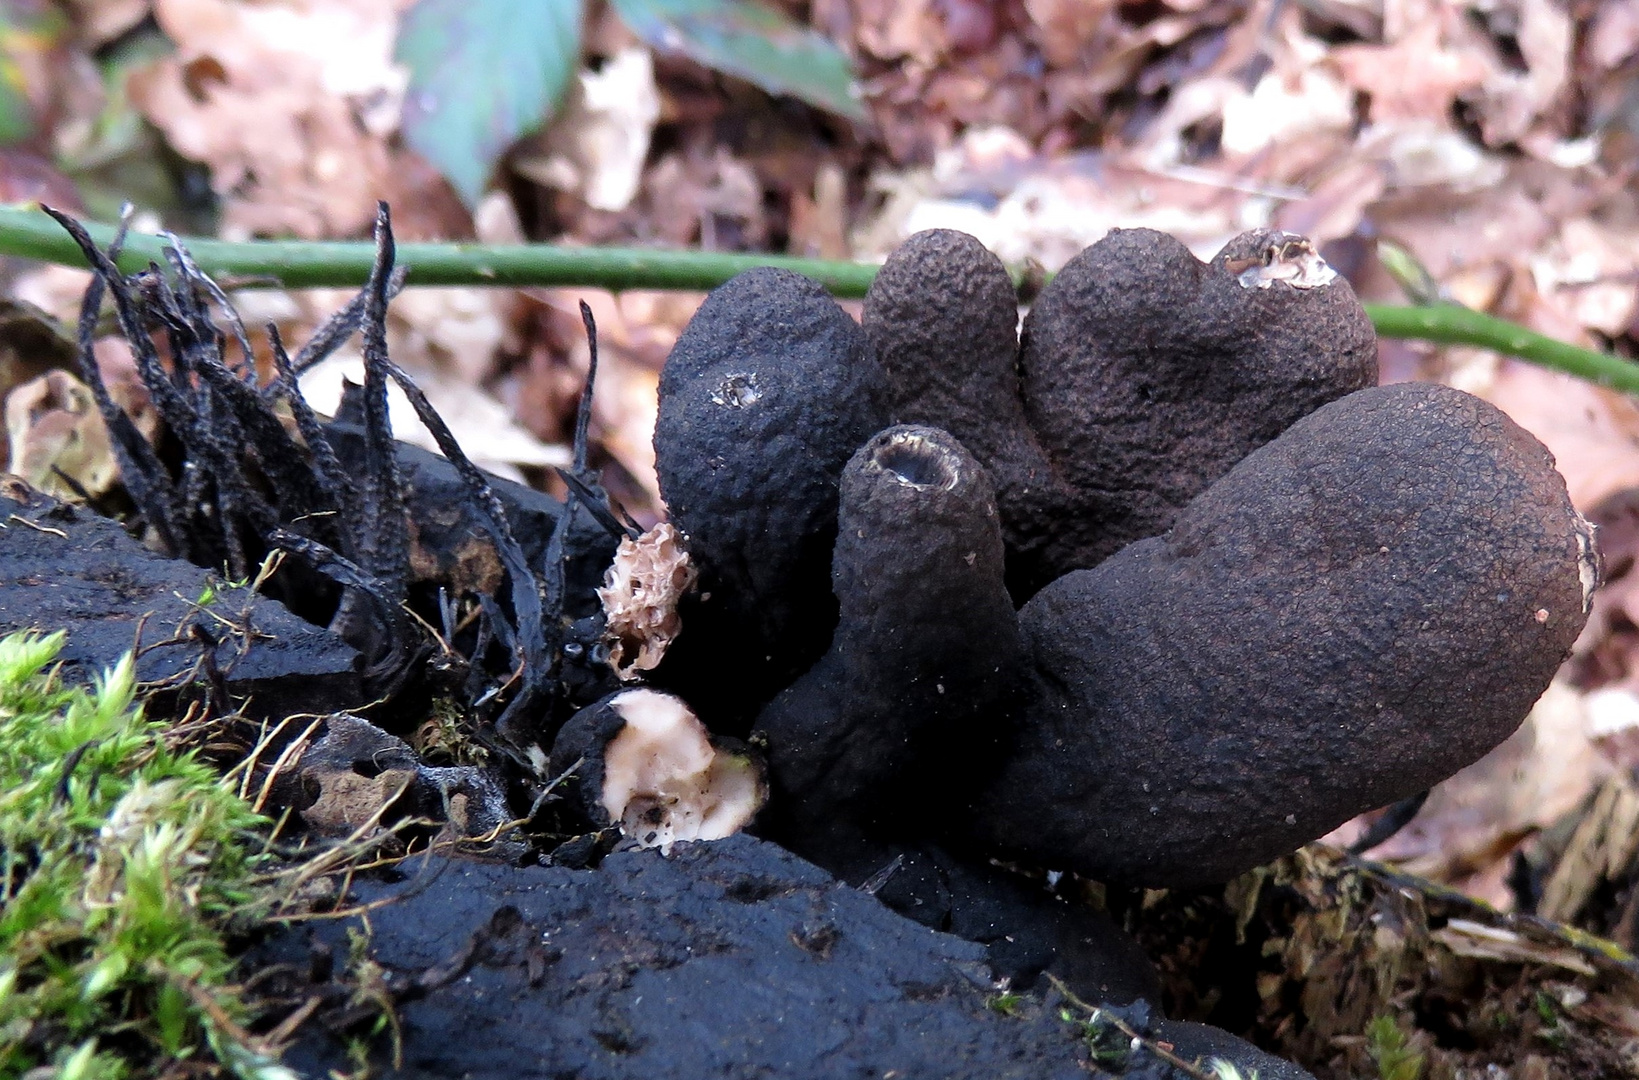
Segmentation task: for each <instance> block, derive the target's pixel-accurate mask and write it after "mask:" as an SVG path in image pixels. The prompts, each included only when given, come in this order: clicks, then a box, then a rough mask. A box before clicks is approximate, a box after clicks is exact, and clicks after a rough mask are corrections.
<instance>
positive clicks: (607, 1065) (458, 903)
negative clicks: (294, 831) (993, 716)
mask: <svg viewBox="0 0 1639 1080" xmlns="http://www.w3.org/2000/svg"><path fill="white" fill-rule="evenodd" d="M418 866H421V867H422V870H421V871H420V876H419V877H418V879H416V880H412V881H410V882H409V883H408V884H407V885H399V886H383V885H380V884H372V883H358V884H357V885H356V889H355V893H356V896H355V899H357V900H359V901H363V902H370V901H374V900H378V899H381V898H384V897H386V896H389V895H394V894H396V895H397V896H399V897H400V901H399V902H398V903H392V904H387V905H386V906H382V907H379V908H376V909H375V910H373V911H371V912H370V915H369V921H370V927H371V934H370V937H369V939H368V941H369V952H370V955H371V956H372V958H373V959H374V960H375V961H376V962H377V963H379V964H381V965H383V966H384V967H385V969H386V974H387V979H388V984H389V986H391V987H393V988H394V989H397V990H399V991H400V993H401V998H400V1004H399V1006H398V1010H397V1011H398V1018H399V1023H400V1025H401V1028H402V1032H403V1038H404V1046H403V1068H402V1070H401V1071H400V1073H399V1074H398V1075H406V1076H409V1075H416V1076H474V1077H500V1076H519V1077H545V1076H575V1077H580V1078H582V1080H594V1078H610V1080H613V1078H626V1077H631V1078H637V1077H641V1078H643V1080H659V1078H664V1077H679V1078H682V1077H688V1078H690V1080H693V1078H696V1077H716V1076H802V1077H805V1078H813V1080H820V1078H827V1077H838V1078H841V1077H849V1078H852V1077H859V1076H883V1075H901V1076H985V1077H997V1078H1003V1077H1018V1078H1021V1080H1022V1078H1026V1077H1029V1078H1032V1080H1035V1078H1049V1077H1063V1078H1066V1080H1069V1078H1071V1077H1079V1078H1083V1080H1084V1078H1085V1077H1087V1076H1088V1072H1087V1070H1086V1068H1085V1066H1086V1053H1085V1050H1084V1044H1083V1043H1082V1041H1081V1039H1080V1035H1079V1031H1078V1030H1077V1028H1076V1027H1075V1026H1074V1025H1071V1024H1066V1023H1064V1022H1063V1021H1062V1020H1061V1019H1060V1018H1059V1016H1058V1014H1057V1010H1056V1009H1055V1008H1052V1007H1050V1006H1048V1005H1045V1004H1043V1003H1041V1002H1039V1001H1032V1000H1028V999H1026V1000H1025V1001H1023V1002H1021V1003H1020V1005H1019V1008H1018V1010H1017V1011H1018V1015H1006V1014H1004V1012H1000V1011H997V1010H996V1009H995V1008H994V1007H992V1004H991V1002H992V998H993V994H994V990H993V987H992V978H993V976H992V973H991V971H990V969H989V968H988V966H987V965H986V964H985V953H984V950H983V949H982V948H981V947H980V946H978V945H974V944H972V943H970V942H967V941H963V940H961V939H959V938H956V937H952V936H950V935H947V934H940V933H936V932H935V931H932V930H929V929H927V928H926V927H923V926H919V925H917V924H915V923H913V922H911V921H909V920H907V919H903V918H901V917H899V916H897V915H895V914H893V913H892V912H890V911H888V910H887V909H886V908H884V907H883V906H882V905H881V904H879V903H877V901H875V900H874V899H872V898H871V897H870V896H868V895H866V894H864V893H862V892H859V891H857V890H854V889H850V888H848V887H846V886H844V885H842V884H840V883H838V882H837V881H835V880H834V879H832V878H831V877H830V876H829V875H827V874H826V873H824V872H823V871H821V870H819V869H817V868H815V867H813V866H811V865H809V864H807V863H805V862H803V861H801V860H800V859H797V858H796V857H795V856H792V855H790V854H788V853H786V852H785V851H783V850H781V849H780V848H778V847H775V846H774V845H772V844H768V843H765V842H761V841H757V840H754V839H752V838H750V837H747V836H736V837H731V838H729V839H727V840H723V841H719V842H716V843H711V844H688V845H683V846H682V847H680V848H679V849H677V851H676V852H674V854H673V855H672V857H670V858H662V857H660V856H659V855H658V853H656V852H624V853H616V854H614V855H611V856H609V858H607V859H606V860H605V861H604V863H603V866H602V868H601V869H600V870H598V871H592V872H588V871H573V870H565V869H561V868H542V867H531V868H521V869H520V868H516V867H510V866H501V865H491V864H478V863H468V862H442V861H438V860H433V861H431V863H430V864H426V865H423V864H421V863H420V862H418V861H416V860H412V861H410V862H408V863H405V864H404V869H406V870H409V871H411V872H415V871H414V870H413V868H415V867H418ZM359 929H360V924H359V921H358V920H357V919H352V920H345V921H330V920H324V921H321V922H316V923H307V924H302V925H299V926H298V927H296V928H295V929H293V930H290V931H287V932H285V933H284V934H282V935H281V936H279V937H278V938H276V939H275V940H273V941H272V942H271V943H269V944H268V945H266V946H264V947H262V948H261V949H260V950H258V951H257V952H256V953H253V954H252V956H251V957H250V958H249V959H248V960H247V963H248V964H250V965H252V966H254V967H255V968H257V969H262V970H265V969H267V968H269V967H271V966H273V965H275V964H288V965H290V967H289V968H288V969H287V970H289V971H292V972H295V971H307V970H309V968H310V967H311V966H312V965H310V964H309V963H308V962H307V960H308V957H309V955H310V952H311V950H312V948H313V947H314V945H317V947H318V948H319V949H320V950H321V951H322V950H323V949H324V948H327V947H328V948H329V949H331V950H333V951H334V954H335V955H341V956H345V955H348V934H349V932H353V933H357V932H358V931H359ZM337 974H338V975H342V974H344V973H343V972H337ZM285 989H287V990H288V991H289V992H291V993H292V994H293V995H294V999H295V1000H296V1001H297V1003H298V1004H299V1003H300V1001H301V1000H304V999H305V998H306V996H307V995H309V994H310V993H312V992H313V990H314V988H313V987H311V986H309V985H305V984H303V985H292V986H289V987H287V988H285ZM320 989H321V992H322V989H323V988H320ZM335 999H336V1000H337V1004H338V1005H339V1006H342V1007H341V1008H338V1009H337V1010H336V1014H333V1016H332V1019H335V1018H336V1015H337V1014H339V1015H340V1016H341V1017H342V1018H345V1017H346V1015H347V1014H346V1012H345V1005H344V1003H345V995H344V994H338V995H336V996H335ZM322 1019H323V1016H322V1011H321V1020H322ZM361 1019H362V1020H363V1021H364V1022H365V1024H366V1025H368V1023H369V1022H370V1021H371V1020H373V1019H374V1017H373V1016H371V1017H361ZM348 1034H349V1032H346V1031H344V1032H339V1033H335V1034H330V1033H326V1032H325V1030H324V1027H323V1025H322V1024H313V1025H310V1026H309V1027H308V1029H307V1031H306V1033H305V1034H304V1035H303V1036H302V1037H300V1038H299V1041H298V1042H297V1044H296V1045H295V1046H294V1047H293V1048H292V1049H291V1050H290V1051H289V1052H288V1053H287V1055H286V1058H285V1063H286V1064H287V1065H289V1066H291V1067H292V1068H294V1069H296V1070H297V1071H299V1072H301V1073H302V1074H304V1075H313V1076H322V1075H325V1073H326V1072H327V1070H329V1069H330V1068H332V1067H336V1068H347V1067H351V1065H350V1063H349V1061H348V1057H347V1054H348V1040H347V1035H348ZM378 1044H379V1045H378V1046H377V1051H378V1060H377V1064H379V1065H380V1066H381V1067H382V1068H383V1071H388V1070H389V1069H390V1056H391V1055H390V1047H389V1045H388V1040H386V1039H385V1038H383V1039H380V1040H378Z"/></svg>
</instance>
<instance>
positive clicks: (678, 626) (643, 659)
mask: <svg viewBox="0 0 1639 1080" xmlns="http://www.w3.org/2000/svg"><path fill="white" fill-rule="evenodd" d="M696 576H697V575H696V573H695V569H694V564H693V563H692V562H691V561H690V560H689V553H688V551H686V550H685V549H684V547H683V543H682V538H681V537H680V536H679V535H678V532H677V530H676V529H675V528H674V527H673V526H672V525H670V524H669V523H667V522H661V523H660V524H659V525H656V526H655V527H654V528H652V529H650V530H649V531H648V532H646V533H644V534H643V535H642V536H640V537H638V538H637V539H636V540H633V539H631V538H630V537H628V538H627V539H624V540H622V541H621V542H620V546H619V547H618V548H616V549H615V561H614V562H613V563H612V564H610V566H609V569H608V571H607V572H606V573H605V574H604V575H603V587H602V588H600V589H599V590H598V599H599V600H600V601H602V603H603V617H604V621H605V623H606V625H607V627H608V629H607V630H606V631H605V636H606V637H607V638H608V641H609V664H610V666H611V667H613V668H614V669H615V674H616V675H618V676H619V677H620V678H621V679H634V678H636V677H637V676H638V674H639V673H640V672H644V671H649V670H652V669H653V668H654V667H655V666H656V665H658V664H659V663H660V661H661V658H662V657H664V656H665V655H666V650H667V649H668V648H670V647H671V643H672V642H673V641H675V640H676V639H677V635H678V634H680V633H681V632H682V630H683V620H682V619H681V618H680V617H679V616H678V614H677V603H678V601H679V600H681V599H682V598H683V595H684V594H685V593H687V592H688V591H689V590H690V589H691V588H693V587H694V582H695V578H696Z"/></svg>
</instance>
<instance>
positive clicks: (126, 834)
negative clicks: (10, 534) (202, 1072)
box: [0, 634, 293, 1080]
mask: <svg viewBox="0 0 1639 1080" xmlns="http://www.w3.org/2000/svg"><path fill="white" fill-rule="evenodd" d="M62 640H63V639H62V635H61V634H57V635H53V636H50V637H40V636H38V635H29V634H21V635H14V636H12V637H8V638H5V639H4V640H0V1076H18V1075H21V1074H24V1073H28V1072H29V1071H30V1070H33V1069H37V1068H41V1067H44V1068H45V1069H47V1070H54V1075H56V1076H59V1077H63V1078H64V1080H67V1078H69V1077H73V1078H76V1080H77V1078H81V1077H120V1076H128V1075H142V1074H144V1073H149V1072H153V1071H157V1070H158V1069H159V1068H161V1067H163V1065H164V1064H165V1063H167V1062H172V1061H176V1060H178V1059H203V1060H205V1061H209V1060H210V1059H212V1058H214V1059H215V1060H216V1061H217V1062H218V1063H219V1064H220V1065H221V1066H223V1067H225V1068H226V1069H227V1070H228V1071H230V1072H231V1073H233V1074H236V1075H238V1076H241V1077H257V1078H259V1080H274V1078H276V1077H291V1076H293V1074H292V1073H290V1072H289V1071H288V1070H286V1069H284V1068H283V1067H281V1066H279V1065H278V1064H277V1062H276V1060H275V1058H274V1056H273V1055H272V1054H271V1053H270V1052H269V1051H268V1050H267V1049H266V1048H263V1047H260V1046H258V1045H256V1043H255V1040H252V1039H250V1038H249V1037H248V1036H247V1035H246V1034H245V1032H244V1030H243V1029H242V1028H240V1027H239V1020H240V1019H242V1018H243V1017H244V1016H245V1015H246V1013H247V1009H246V1007H245V1006H244V1004H243V1002H242V1001H241V1000H240V998H239V996H238V993H237V991H236V990H235V988H234V987H232V986H231V985H230V982H229V980H230V978H231V976H232V973H233V961H232V959H231V957H230V955H229V951H228V947H227V944H226V935H227V934H229V933H230V932H231V930H232V929H233V928H234V927H235V926H243V925H246V924H248V923H249V922H250V921H252V920H254V919H255V917H256V915H257V912H258V910H259V909H260V907H261V904H260V902H259V899H258V897H259V892H258V890H257V889H256V888H255V886H254V880H253V874H254V871H255V869H256V866H255V863H256V857H255V856H254V855H253V854H251V853H250V851H249V850H248V849H247V848H246V846H244V844H243V843H242V838H243V837H245V836H246V835H249V834H248V830H252V829H254V828H256V827H257V826H259V825H261V824H263V821H262V819H261V818H259V817H258V816H257V815H256V814H254V813H252V812H251V810H250V808H249V806H248V805H247V804H245V803H244V802H243V801H242V800H240V799H239V798H238V797H237V796H236V795H235V794H234V793H233V792H232V791H231V789H229V788H228V787H227V786H225V785H224V784H223V783H222V780H221V778H220V777H219V776H218V775H217V774H216V773H215V772H214V771H213V770H212V769H211V768H210V767H209V766H208V765H206V764H205V763H204V762H201V761H199V760H197V759H196V758H195V757H194V755H193V754H191V753H188V752H178V751H176V750H173V749H172V748H170V747H168V746H167V745H166V743H165V740H164V738H163V726H162V725H161V724H159V723H156V722H152V721H149V720H146V719H144V718H143V716H142V712H141V709H140V708H138V707H136V706H135V705H134V704H133V698H134V690H135V680H134V675H133V669H132V664H131V658H130V656H126V657H125V659H124V660H123V661H121V663H120V664H119V665H118V666H116V667H115V668H114V669H113V670H111V671H109V672H108V673H107V674H106V675H105V676H104V677H103V678H102V680H101V681H100V682H99V683H98V684H97V685H96V686H95V687H94V688H91V689H86V688H83V687H70V686H65V685H63V684H62V683H61V682H60V681H59V679H58V677H57V673H56V671H55V670H52V669H51V668H50V665H51V663H52V661H53V660H54V659H55V658H56V656H57V653H58V650H59V649H60V647H61V646H62ZM50 1074H51V1073H48V1074H47V1075H50Z"/></svg>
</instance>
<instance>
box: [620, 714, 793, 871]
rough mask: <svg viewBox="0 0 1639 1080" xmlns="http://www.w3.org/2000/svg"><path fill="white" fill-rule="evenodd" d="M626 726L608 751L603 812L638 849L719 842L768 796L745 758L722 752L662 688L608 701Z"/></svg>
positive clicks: (666, 850) (664, 849) (695, 719)
mask: <svg viewBox="0 0 1639 1080" xmlns="http://www.w3.org/2000/svg"><path fill="white" fill-rule="evenodd" d="M609 707H610V708H612V709H614V710H615V712H617V713H619V714H620V718H621V719H622V720H624V721H625V722H626V726H625V727H623V728H621V729H620V732H619V734H617V735H616V736H615V737H614V738H612V739H610V740H609V743H608V745H607V746H605V747H604V750H603V809H604V811H605V812H606V813H608V815H609V819H610V820H611V821H616V822H619V823H620V831H621V832H622V833H623V834H625V835H626V836H627V837H630V838H631V839H633V840H635V841H637V845H638V847H640V848H654V847H657V848H659V849H660V851H661V854H669V853H670V852H671V847H672V845H673V844H675V843H678V842H679V841H688V840H721V839H722V838H723V837H725V836H732V835H733V834H734V833H737V832H739V831H740V830H741V829H742V828H744V827H745V826H746V825H747V824H748V823H749V822H750V821H751V819H752V818H753V817H755V816H756V813H757V811H758V810H759V809H761V808H762V804H763V798H764V795H765V792H764V788H763V782H762V777H761V775H759V771H758V769H757V767H756V766H755V765H754V764H753V763H752V762H751V761H750V760H748V759H746V758H743V757H740V756H739V755H736V754H726V753H719V752H718V751H717V750H716V749H715V748H714V747H713V746H712V745H711V737H710V735H709V734H708V733H707V732H706V727H705V725H704V724H702V723H701V722H700V720H699V718H698V717H696V716H695V715H694V713H693V712H691V711H689V707H688V706H687V705H685V704H684V703H683V702H682V701H681V700H679V699H678V698H675V697H673V696H671V695H670V694H663V693H661V692H659V691H658V690H628V691H626V692H625V693H623V694H619V695H617V696H616V697H615V698H613V699H612V700H611V701H610V702H609Z"/></svg>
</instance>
